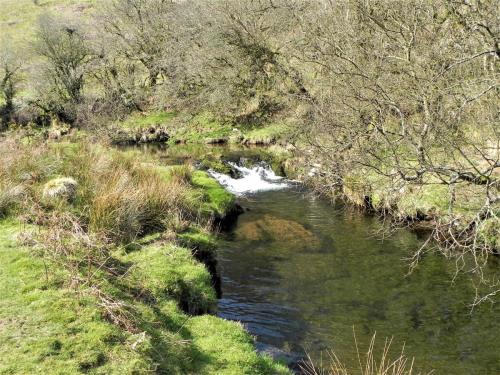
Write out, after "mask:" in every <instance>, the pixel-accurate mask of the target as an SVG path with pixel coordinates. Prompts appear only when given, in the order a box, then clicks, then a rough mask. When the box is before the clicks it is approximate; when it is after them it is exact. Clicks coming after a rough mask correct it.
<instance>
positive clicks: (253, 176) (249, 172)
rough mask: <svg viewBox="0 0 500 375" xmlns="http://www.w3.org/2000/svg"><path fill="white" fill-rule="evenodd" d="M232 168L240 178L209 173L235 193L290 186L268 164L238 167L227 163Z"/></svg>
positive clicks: (242, 193) (213, 172)
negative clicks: (238, 173)
mask: <svg viewBox="0 0 500 375" xmlns="http://www.w3.org/2000/svg"><path fill="white" fill-rule="evenodd" d="M229 165H231V167H232V168H234V169H235V170H237V171H239V172H240V173H241V175H242V177H241V178H232V177H231V176H228V175H226V174H223V173H219V172H215V171H212V170H210V171H209V173H210V175H211V176H212V177H213V178H215V179H216V180H217V181H219V183H220V184H221V185H222V186H224V187H225V188H226V189H227V190H228V191H230V192H231V193H233V194H235V195H245V194H251V193H256V192H259V191H268V190H281V189H286V188H288V187H290V186H291V185H290V183H289V182H287V181H286V180H285V179H284V178H283V177H280V176H277V175H276V174H275V173H274V172H273V171H272V170H271V168H269V167H268V166H262V165H258V166H255V167H252V168H245V167H240V166H239V165H237V164H235V163H229Z"/></svg>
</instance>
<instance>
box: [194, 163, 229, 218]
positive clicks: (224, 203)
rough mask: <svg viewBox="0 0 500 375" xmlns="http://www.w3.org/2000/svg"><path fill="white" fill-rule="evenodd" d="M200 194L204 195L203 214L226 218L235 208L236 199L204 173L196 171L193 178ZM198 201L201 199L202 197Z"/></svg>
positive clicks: (201, 207)
mask: <svg viewBox="0 0 500 375" xmlns="http://www.w3.org/2000/svg"><path fill="white" fill-rule="evenodd" d="M191 181H192V184H193V186H194V187H196V188H198V189H199V190H198V193H200V192H201V193H202V196H201V199H202V200H203V203H202V204H201V206H200V209H201V212H202V213H204V214H208V215H215V216H219V217H223V216H225V215H226V214H227V213H228V212H229V211H230V210H231V209H232V208H233V207H234V202H235V197H234V195H233V194H231V193H229V192H228V191H227V190H226V189H224V188H223V187H222V186H221V185H220V184H219V183H218V182H217V181H216V180H215V179H213V178H212V177H210V176H209V175H208V173H206V172H204V171H195V172H194V173H193V175H192V177H191ZM196 199H200V196H199V195H198V197H197V198H196Z"/></svg>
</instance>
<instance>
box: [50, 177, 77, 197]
mask: <svg viewBox="0 0 500 375" xmlns="http://www.w3.org/2000/svg"><path fill="white" fill-rule="evenodd" d="M77 188H78V183H77V182H76V181H75V180H74V179H73V178H71V177H60V178H54V179H52V180H50V181H49V182H47V183H46V184H45V186H44V187H43V199H45V200H55V199H65V200H67V201H71V200H73V199H74V198H75V196H76V190H77Z"/></svg>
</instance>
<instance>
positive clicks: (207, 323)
mask: <svg viewBox="0 0 500 375" xmlns="http://www.w3.org/2000/svg"><path fill="white" fill-rule="evenodd" d="M92 143H93V142H91V141H90V142H89V141H87V140H86V139H85V137H82V136H76V137H75V136H74V135H73V136H67V137H65V138H64V139H63V140H61V141H58V142H56V141H50V142H48V143H47V142H44V141H43V139H41V140H38V139H26V138H24V137H20V138H19V139H17V140H15V139H13V137H9V139H7V140H4V141H3V142H2V143H1V147H2V163H1V167H0V171H1V174H2V179H1V182H2V183H1V189H0V197H1V199H0V212H1V215H2V221H1V224H0V236H1V239H2V241H1V242H0V243H1V246H0V249H1V251H0V256H1V262H0V267H1V272H0V274H1V275H2V280H1V282H2V286H3V287H2V292H1V293H2V296H1V297H2V298H1V299H2V303H1V306H0V313H1V315H0V316H1V321H2V330H1V340H0V342H1V352H2V353H3V354H2V361H1V364H0V366H1V368H0V370H1V371H0V372H8V373H35V372H37V373H38V372H50V373H82V372H85V373H145V372H148V371H155V372H160V373H170V374H175V373H179V374H180V373H182V374H186V373H193V374H194V373H203V374H212V373H213V374H221V373H226V374H235V373H246V374H266V373H267V374H275V373H283V374H284V373H288V371H287V370H286V368H285V367H284V366H281V365H279V364H278V363H275V362H273V361H272V360H271V359H270V357H267V356H262V355H259V354H257V353H256V352H255V349H254V347H253V339H252V337H251V336H250V335H249V334H248V333H246V332H245V330H244V329H243V328H242V327H241V325H239V324H238V323H233V322H229V321H225V320H223V319H220V318H217V317H215V316H214V315H213V312H215V310H216V302H217V294H218V293H217V288H218V287H217V275H216V274H214V273H213V272H212V273H211V271H213V270H214V269H215V266H214V264H213V263H214V255H213V251H214V248H213V240H212V239H211V234H210V231H211V229H210V228H211V225H210V223H211V222H213V220H222V219H223V218H224V217H225V216H226V214H228V213H230V212H231V210H232V209H233V207H234V198H233V197H232V195H231V194H229V193H227V192H225V191H224V189H222V188H221V187H220V186H219V185H218V184H216V183H214V181H213V180H212V179H210V178H209V176H208V175H206V173H204V172H201V171H200V172H195V171H193V170H191V169H190V168H189V167H187V166H186V167H168V166H162V165H160V164H157V163H156V162H155V161H154V160H152V159H148V158H147V157H143V156H141V155H140V154H138V153H137V152H124V151H116V150H111V149H108V148H105V147H104V146H100V145H98V144H92ZM49 191H50V193H49Z"/></svg>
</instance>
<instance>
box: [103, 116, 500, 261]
mask: <svg viewBox="0 0 500 375" xmlns="http://www.w3.org/2000/svg"><path fill="white" fill-rule="evenodd" d="M154 123H156V127H155V125H153V124H154ZM125 124H126V125H123V126H121V129H122V130H123V129H128V128H132V129H137V128H140V129H144V124H147V126H149V127H150V128H148V127H146V128H145V129H146V130H147V129H156V128H158V129H166V130H165V131H166V132H168V133H169V136H168V141H167V142H166V143H167V144H170V145H173V144H179V143H181V144H191V145H196V144H229V145H231V144H234V145H245V146H252V145H257V146H265V147H266V153H265V154H266V156H265V161H266V162H268V163H269V164H270V165H271V167H272V168H273V170H274V171H275V172H276V173H278V174H279V175H282V176H286V177H288V178H290V179H295V180H299V181H301V182H302V183H304V184H306V185H307V186H309V187H310V188H312V189H313V190H315V191H317V192H318V193H319V194H321V195H322V196H325V197H327V198H328V199H331V200H332V201H342V202H344V203H346V204H347V205H350V206H353V207H356V208H359V209H361V210H363V211H365V212H367V213H371V214H374V215H377V216H380V217H383V218H384V219H389V221H390V222H392V224H393V227H394V228H398V227H405V228H408V227H409V228H411V229H414V230H417V231H429V232H432V231H435V232H436V233H435V234H434V236H433V239H434V240H435V241H437V242H443V244H445V245H446V243H447V242H450V241H451V240H452V239H450V238H449V236H448V235H447V231H448V230H449V229H447V228H448V226H449V223H453V228H452V232H453V234H452V235H451V236H452V238H453V236H454V235H455V236H457V237H458V236H459V234H460V235H461V236H466V235H467V232H468V231H467V227H468V226H474V222H475V220H477V217H476V216H477V215H479V214H480V213H481V212H482V209H483V206H484V204H485V202H484V199H483V197H482V195H481V194H480V191H481V189H482V186H481V185H480V184H479V185H474V184H470V185H459V186H458V187H454V188H453V189H450V187H449V186H448V185H446V184H443V183H441V181H438V180H428V181H420V182H418V183H415V184H414V185H411V184H406V183H403V182H402V181H401V182H400V183H395V182H394V181H393V178H389V177H388V176H384V175H383V174H382V173H377V172H376V171H375V170H373V169H370V168H365V167H362V166H359V165H358V166H356V167H355V168H353V169H351V170H349V171H345V172H344V173H343V175H342V176H341V177H339V176H337V175H334V174H333V173H332V166H333V165H335V160H334V159H335V158H334V157H333V156H332V157H331V158H330V159H329V158H325V155H323V154H321V153H319V152H318V150H317V149H316V148H315V147H314V146H313V145H310V144H308V141H307V135H305V134H303V133H301V132H300V130H299V126H298V125H297V124H294V123H293V122H290V121H288V122H287V121H286V120H284V121H282V122H281V123H269V124H263V125H259V126H253V127H252V126H251V127H248V126H238V125H236V124H234V123H231V122H227V123H225V122H221V121H220V120H217V119H216V117H215V116H214V115H211V114H209V113H202V114H197V115H192V114H179V113H171V112H153V113H149V114H147V113H146V114H135V115H132V116H131V117H130V118H128V119H127V120H126V121H125ZM151 126H152V128H151ZM150 132H151V134H155V133H156V131H152V130H150ZM115 133H116V129H115V128H114V127H111V133H110V134H111V139H114V135H113V134H115ZM118 133H120V132H118ZM133 134H134V133H131V138H130V139H129V141H130V142H133V139H134V137H135V136H134V135H133ZM153 143H154V141H153ZM332 158H333V159H332ZM200 162H201V163H202V164H204V167H206V168H212V169H215V170H217V171H220V172H227V171H228V169H227V165H224V164H223V163H222V160H221V155H215V156H213V155H212V156H210V157H209V158H205V157H204V156H202V157H201V158H200ZM478 213H479V214H478ZM477 232H478V235H477V237H474V241H476V242H478V243H481V246H484V247H485V248H488V249H490V252H492V253H498V251H499V246H500V225H499V223H498V220H497V218H496V217H491V218H490V219H488V220H483V221H482V222H481V224H480V228H478V231H477ZM450 233H451V232H450Z"/></svg>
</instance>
